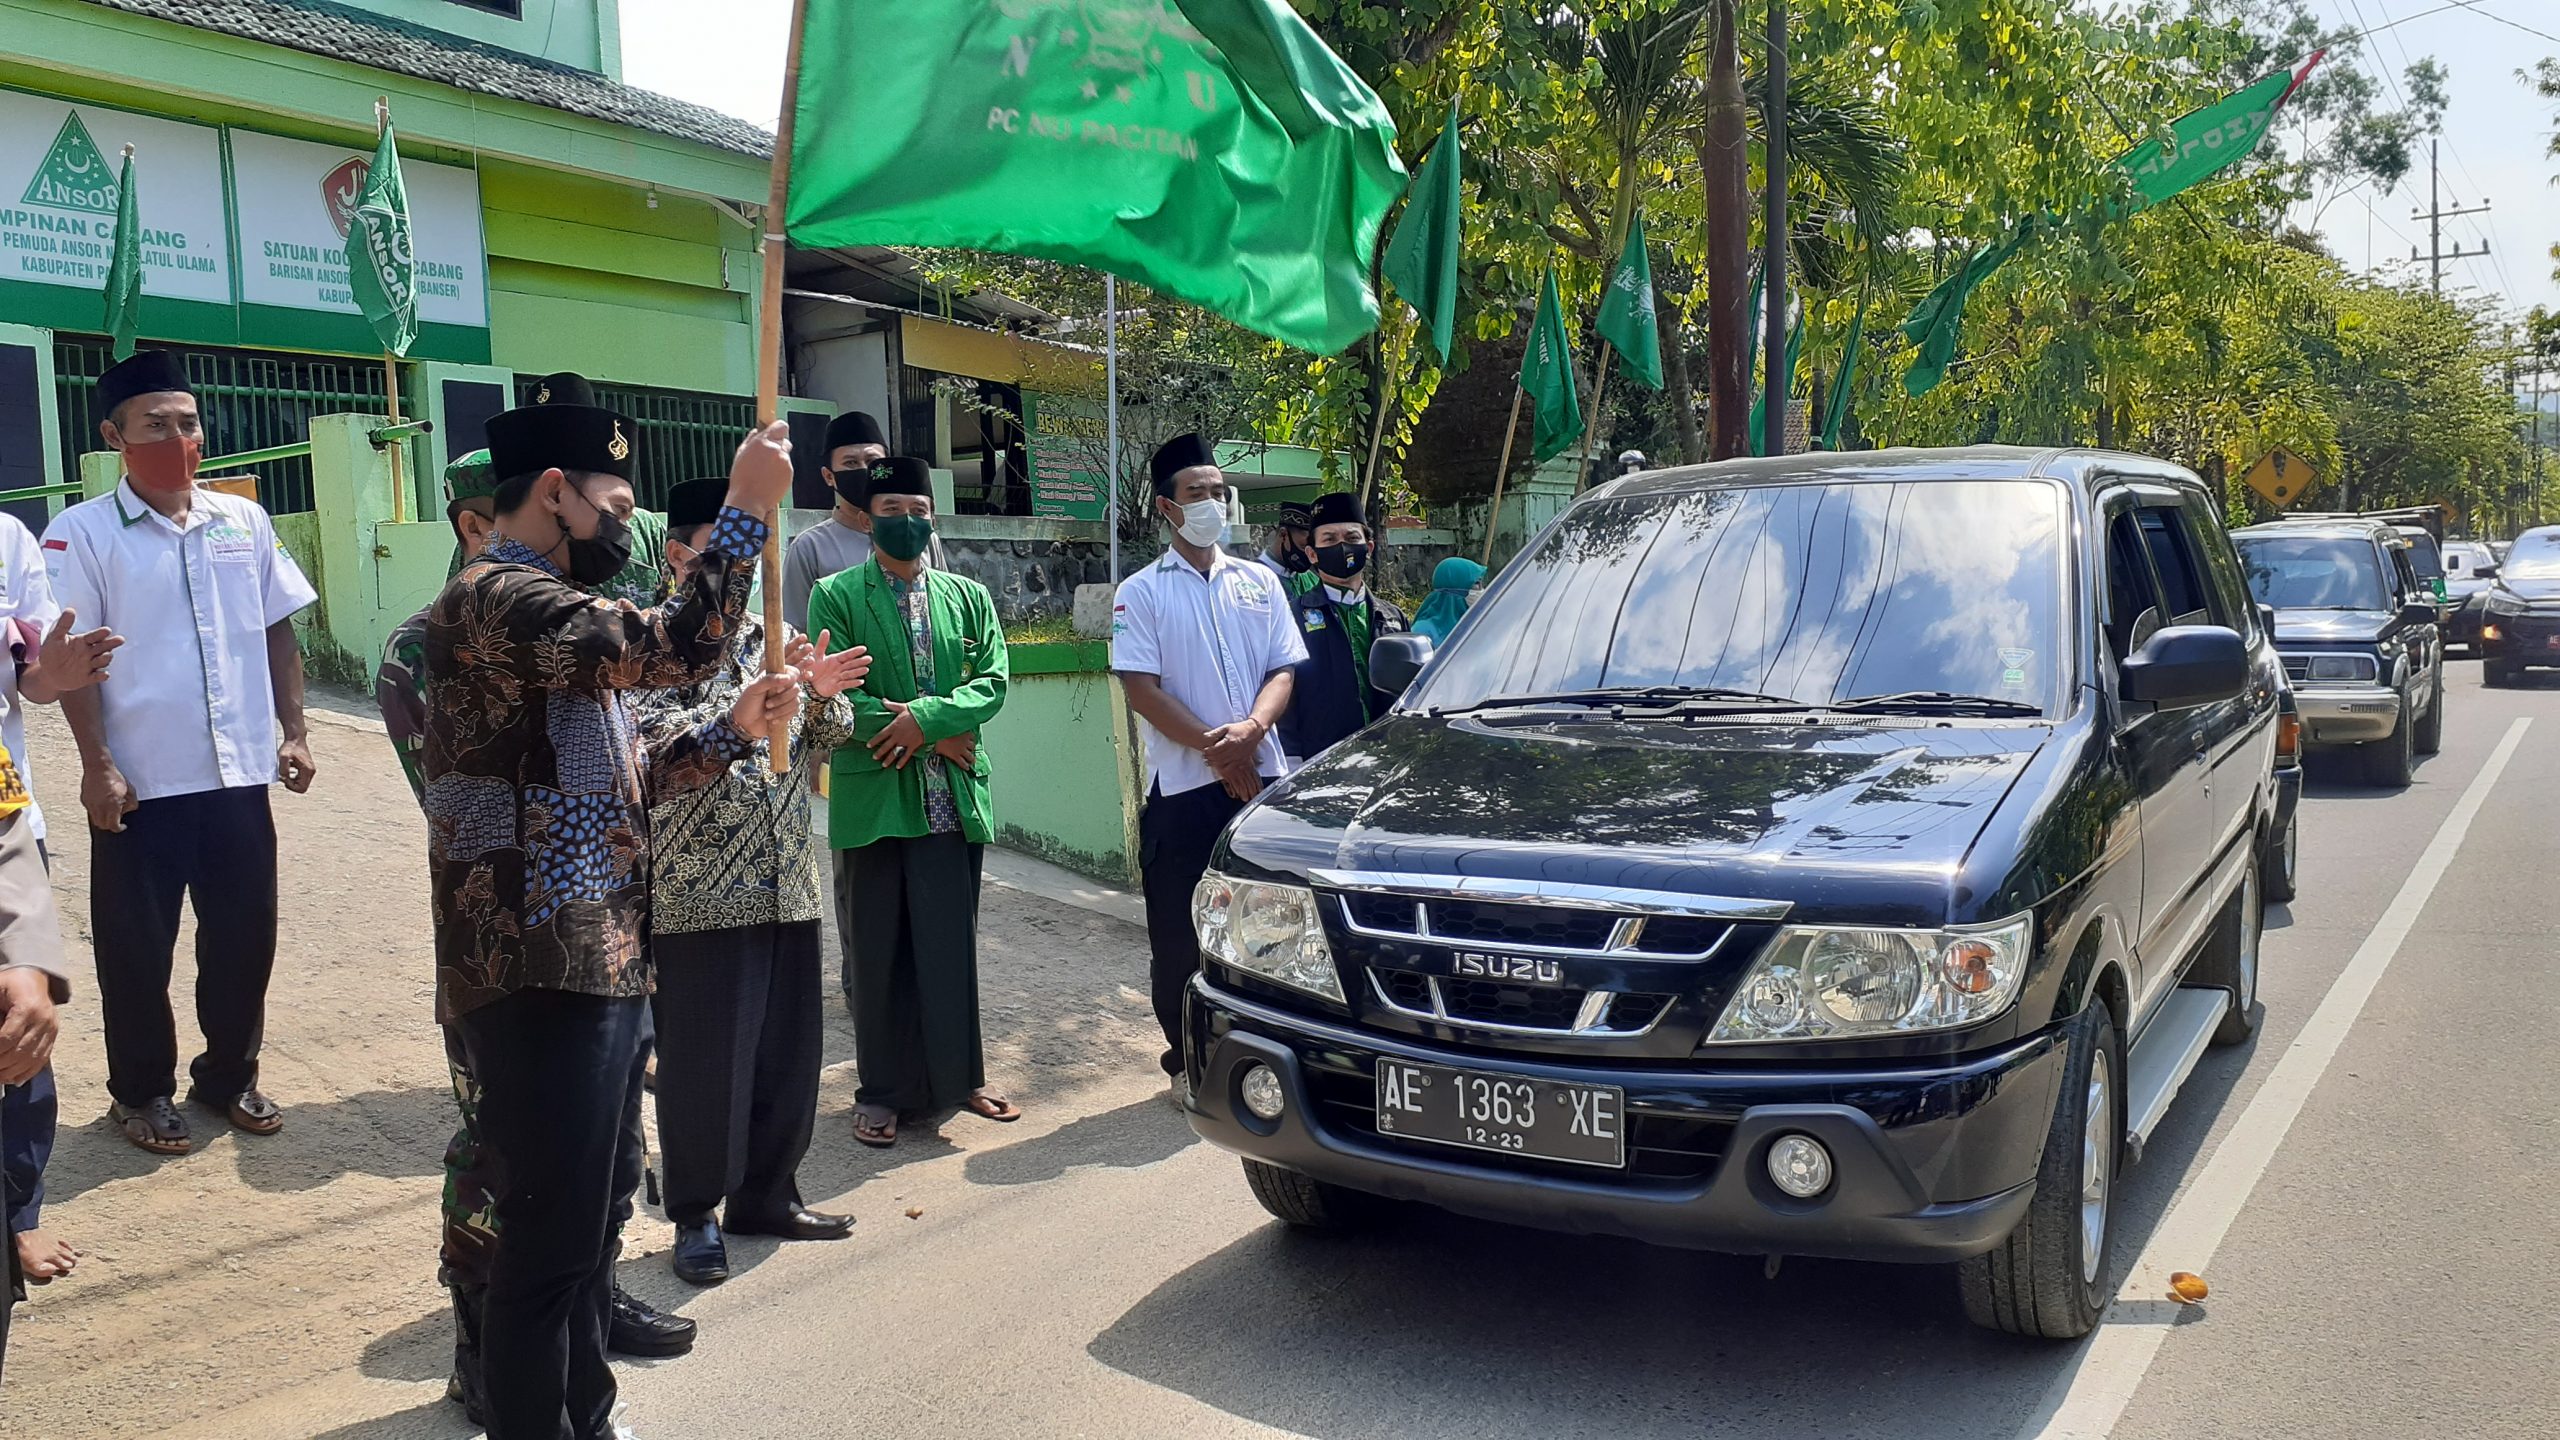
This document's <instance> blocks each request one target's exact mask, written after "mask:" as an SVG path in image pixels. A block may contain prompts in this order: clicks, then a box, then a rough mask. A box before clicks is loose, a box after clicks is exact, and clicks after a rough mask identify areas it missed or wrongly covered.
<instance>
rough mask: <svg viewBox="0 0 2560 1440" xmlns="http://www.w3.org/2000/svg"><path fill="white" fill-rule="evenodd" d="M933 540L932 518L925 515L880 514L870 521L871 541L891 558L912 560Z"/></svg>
mask: <svg viewBox="0 0 2560 1440" xmlns="http://www.w3.org/2000/svg"><path fill="white" fill-rule="evenodd" d="M932 541H933V520H932V518H931V517H930V516H925V515H881V516H875V517H873V519H872V521H871V543H872V544H874V545H877V546H879V547H880V553H881V554H883V555H886V556H888V557H889V558H890V559H892V560H913V559H914V558H916V557H917V556H919V555H921V554H923V553H924V547H925V546H927V545H929V544H931V543H932Z"/></svg>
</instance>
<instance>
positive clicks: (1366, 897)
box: [1341, 893, 1735, 960]
mask: <svg viewBox="0 0 2560 1440" xmlns="http://www.w3.org/2000/svg"><path fill="white" fill-rule="evenodd" d="M1341 900H1342V920H1343V923H1344V924H1346V925H1348V926H1350V927H1351V929H1352V931H1353V932H1354V933H1355V934H1360V935H1367V936H1370V937H1372V938H1374V939H1381V940H1387V939H1393V940H1429V941H1434V942H1437V943H1440V944H1446V945H1486V946H1491V947H1493V948H1496V949H1499V950H1502V951H1504V952H1506V953H1511V954H1523V955H1617V956H1628V955H1634V956H1642V957H1645V958H1647V959H1653V960H1704V959H1706V958H1707V957H1708V956H1710V955H1713V954H1714V953H1716V951H1717V949H1718V948H1719V947H1721V946H1722V945H1723V944H1724V940H1725V937H1726V936H1727V935H1729V934H1730V933H1732V930H1733V927H1734V923H1735V922H1734V921H1732V920H1721V919H1716V918H1713V917H1710V916H1704V915H1637V914H1619V913H1612V912H1610V911H1607V910H1597V909H1578V908H1575V907H1573V906H1548V905H1526V904H1512V903H1507V902H1494V901H1483V900H1455V899H1422V898H1417V897H1414V896H1406V895H1386V894H1377V893H1368V894H1346V895H1343V896H1342V897H1341Z"/></svg>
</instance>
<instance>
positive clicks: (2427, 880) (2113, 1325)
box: [2018, 719, 2533, 1440]
mask: <svg viewBox="0 0 2560 1440" xmlns="http://www.w3.org/2000/svg"><path fill="white" fill-rule="evenodd" d="M2532 723H2533V722H2532V721H2531V720H2524V719H2520V720H2518V721H2516V722H2515V723H2514V724H2513V725H2510V726H2508V727H2507V733H2506V735H2505V736H2504V737H2503V738H2501V739H2500V740H2499V741H2498V745H2497V748H2496V749H2495V750H2492V751H2491V752H2490V753H2489V763H2488V764H2486V765H2483V766H2481V767H2480V773H2479V775H2478V776H2477V777H2475V778H2474V779H2473V780H2472V782H2471V784H2470V786H2469V787H2468V788H2467V789H2465V790H2464V791H2463V792H2462V798H2461V799H2460V800H2459V801H2457V802H2455V804H2454V807H2453V813H2452V814H2450V815H2447V816H2446V817H2445V820H2444V824H2443V825H2442V826H2440V827H2439V828H2438V829H2437V830H2436V834H2435V838H2434V839H2433V840H2431V841H2429V842H2428V843H2427V848H2426V851H2425V853H2424V854H2421V855H2420V856H2419V857H2418V865H2417V868H2416V869H2414V870H2412V871H2410V872H2409V878H2408V880H2407V881H2406V882H2404V883H2403V884H2402V885H2401V887H2400V893H2399V894H2397V895H2395V896H2393V897H2392V899H2391V907H2390V908H2389V909H2387V910H2385V911H2383V912H2382V919H2381V920H2380V921H2378V922H2377V923H2376V924H2375V925H2374V927H2373V930H2372V932H2371V933H2369V934H2367V935H2366V936H2365V938H2364V943H2363V944H2362V945H2359V946H2357V947H2356V953H2355V955H2354V957H2353V958H2352V959H2350V960H2348V961H2347V968H2346V969H2345V970H2343V971H2341V972H2340V973H2339V975H2338V979H2337V982H2336V983H2335V984H2333V985H2331V986H2330V987H2329V993H2328V994H2327V995H2326V996H2325V997H2323V998H2322V999H2321V1001H2320V1008H2319V1009H2317V1010H2315V1011H2313V1012H2312V1014H2311V1020H2310V1023H2308V1024H2306V1025H2304V1026H2303V1027H2302V1033H2301V1034H2299V1035H2297V1036H2295V1037H2294V1040H2293V1044H2292V1045H2291V1046H2290V1047H2289V1048H2287V1049H2286V1051H2285V1053H2284V1057H2283V1058H2282V1059H2280V1060H2278V1061H2277V1062H2276V1067H2275V1069H2274V1070H2273V1071H2271V1072H2269V1074H2268V1075H2267V1079H2266V1083H2265V1084H2263V1085H2261V1086H2259V1087H2258V1093H2257V1094H2256V1095H2255V1096H2253V1097H2251V1099H2250V1101H2249V1108H2248V1109H2246V1110H2244V1111H2242V1112H2241V1114H2240V1118H2239V1120H2237V1121H2236V1122H2234V1123H2233V1125H2232V1127H2231V1131H2230V1133H2229V1134H2227V1135H2225V1136H2224V1137H2223V1139H2222V1143H2221V1144H2220V1145H2219V1146H2217V1147H2215V1149H2214V1152H2213V1158H2212V1159H2211V1160H2208V1161H2206V1162H2205V1167H2204V1169H2203V1170H2202V1171H2201V1172H2199V1173H2198V1174H2197V1176H2196V1179H2195V1183H2194V1184H2193V1185H2190V1186H2189V1187H2188V1188H2187V1191H2186V1193H2185V1194H2183V1195H2181V1196H2179V1197H2178V1199H2177V1201H2176V1203H2174V1204H2173V1205H2171V1206H2170V1207H2169V1213H2168V1214H2166V1215H2164V1216H2162V1217H2161V1219H2160V1225H2159V1228H2157V1229H2155V1230H2153V1231H2152V1232H2151V1242H2150V1243H2149V1244H2147V1245H2145V1246H2143V1247H2142V1255H2141V1257H2140V1258H2139V1259H2137V1260H2135V1261H2134V1263H2133V1270H2132V1272H2131V1273H2130V1274H2129V1275H2127V1276H2126V1277H2125V1283H2124V1287H2123V1288H2122V1289H2120V1290H2118V1291H2117V1292H2116V1299H2115V1303H2114V1304H2112V1305H2109V1306H2108V1307H2107V1317H2106V1319H2105V1320H2104V1321H2103V1322H2102V1323H2101V1324H2100V1326H2099V1328H2098V1331H2097V1333H2096V1334H2094V1335H2092V1336H2090V1337H2089V1340H2088V1343H2087V1344H2086V1345H2085V1346H2084V1347H2083V1348H2082V1350H2081V1352H2080V1357H2079V1360H2078V1362H2077V1363H2076V1364H2074V1365H2073V1366H2072V1367H2071V1368H2070V1369H2068V1370H2066V1371H2064V1372H2063V1373H2062V1374H2061V1375H2060V1376H2058V1377H2057V1378H2056V1379H2055V1381H2054V1383H2053V1388H2052V1389H2051V1390H2050V1391H2048V1392H2047V1393H2046V1395H2045V1398H2044V1403H2043V1404H2041V1405H2039V1406H2038V1407H2037V1408H2036V1413H2035V1414H2034V1415H2033V1416H2031V1417H2030V1418H2029V1419H2028V1421H2027V1423H2026V1425H2025V1426H2024V1427H2022V1428H2021V1429H2020V1430H2019V1432H2018V1434H2019V1437H2020V1440H2107V1437H2108V1436H2109V1435H2111V1434H2113V1433H2114V1431H2115V1427H2116V1422H2117V1421H2118V1420H2119V1419H2121V1418H2123V1416H2124V1411H2125V1406H2126V1405H2127V1404H2129V1403H2130V1402H2131V1401H2132V1399H2133V1392H2134V1390H2135V1388H2136V1387H2138V1386H2140V1385H2141V1384H2142V1377H2143V1375H2144V1373H2145V1372H2147V1371H2149V1370H2150V1368H2151V1362H2152V1360H2153V1359H2154V1358H2155V1357H2156V1356H2158V1355H2159V1353H2160V1345H2161V1342H2162V1341H2163V1340H2165V1339H2166V1338H2167V1337H2168V1334H2169V1326H2170V1324H2171V1323H2172V1321H2173V1319H2174V1317H2175V1314H2176V1311H2177V1309H2178V1307H2177V1305H2176V1303H2175V1302H2174V1301H2172V1300H2170V1299H2169V1298H2168V1295H2169V1275H2170V1272H2172V1271H2175V1270H2193V1271H2196V1272H2198V1273H2204V1272H2206V1271H2208V1270H2209V1269H2210V1268H2211V1266H2212V1264H2213V1256H2214V1251H2215V1250H2217V1249H2219V1248H2220V1247H2221V1245H2222V1238H2223V1236H2225V1235H2227V1234H2229V1233H2230V1231H2231V1222H2233V1221H2234V1220H2237V1219H2239V1218H2240V1210H2241V1207H2242V1206H2244V1205H2246V1204H2247V1203H2248V1201H2249V1194H2250V1192H2251V1191H2253V1190H2255V1189H2257V1188H2258V1180H2259V1177H2261V1176H2263V1175H2265V1174H2266V1172H2267V1164H2268V1162H2269V1161H2271V1160H2273V1159H2275V1155H2276V1150H2277V1148H2278V1147H2280V1146H2281V1145H2283V1144H2284V1137H2285V1134H2286V1132H2287V1131H2290V1130H2291V1129H2292V1128H2293V1122H2294V1120H2295V1119H2296V1118H2297V1117H2299V1116H2300V1115H2301V1114H2302V1107H2303V1104H2304V1102H2306V1101H2308V1100H2309V1099H2310V1098H2311V1092H2312V1090H2313V1088H2314V1087H2316V1086H2317V1085H2319V1083H2320V1077H2321V1076H2322V1075H2323V1074H2324V1073H2326V1072H2327V1070H2328V1068H2329V1061H2330V1060H2331V1059H2332V1058H2334V1057H2335V1056H2336V1055H2337V1053H2338V1047H2339V1046H2340V1045H2343V1044H2344V1043H2346V1038H2347V1032H2348V1031H2349V1030H2350V1029H2352V1028H2353V1027H2354V1026H2355V1023H2356V1017H2357V1016H2359V1015H2361V1014H2362V1013H2363V1012H2364V1006H2365V1002H2366V1001H2367V1000H2369V999H2371V998H2372V997H2373V990H2374V987H2375V986H2376V985H2377V984H2379V983H2380V982H2381V980H2382V975H2383V972H2384V971H2386V970H2388V969H2390V968H2391V962H2392V960H2393V959H2394V958H2396V957H2397V956H2398V955H2399V953H2400V944H2401V942H2402V941H2404V940H2406V939H2407V938H2408V936H2409V931H2410V929H2411V928H2412V927H2413V926H2415V925H2416V924H2417V923H2418V915H2419V912H2421V911H2423V910H2424V909H2425V908H2426V904H2427V900H2428V898H2429V897H2431V896H2433V895H2434V894H2435V891H2436V885H2437V883H2438V882H2440V881H2442V880H2443V879H2444V874H2445V871H2446V870H2448V869H2450V868H2451V867H2452V865H2453V857H2454V855H2455V853H2456V852H2457V851H2459V850H2460V849H2461V848H2462V839H2463V837H2464V836H2465V835H2466V834H2468V833H2470V830H2471V822H2472V820H2473V818H2475V817H2476V816H2478V815H2479V813H2480V806H2481V805H2482V803H2483V802H2485V801H2486V800H2487V799H2488V798H2489V788H2490V787H2491V786H2492V785H2494V784H2496V783H2497V780H2498V776H2499V775H2500V774H2501V773H2502V772H2504V771H2505V770H2506V768H2507V762H2508V761H2509V760H2510V759H2512V758H2514V756H2515V753H2516V746H2517V745H2518V744H2519V743H2521V742H2522V741H2523V739H2524V732H2525V729H2526V727H2527V726H2529V725H2531V724H2532Z"/></svg>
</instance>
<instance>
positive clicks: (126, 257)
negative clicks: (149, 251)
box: [107, 145, 142, 360]
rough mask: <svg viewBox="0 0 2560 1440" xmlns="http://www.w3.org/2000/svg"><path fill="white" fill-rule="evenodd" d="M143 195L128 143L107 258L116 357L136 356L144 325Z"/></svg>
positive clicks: (109, 310) (109, 322)
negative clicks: (136, 341)
mask: <svg viewBox="0 0 2560 1440" xmlns="http://www.w3.org/2000/svg"><path fill="white" fill-rule="evenodd" d="M141 212H142V199H141V196H140V195H139V194H138V193H136V191H135V190H134V188H133V147H132V146H130V145H127V146H126V147H124V173H123V174H122V175H120V176H119V177H117V180H116V242H115V243H116V248H115V253H114V256H113V257H112V258H110V259H109V260H108V261H107V333H108V334H109V335H112V336H114V337H115V358H117V359H118V360H130V359H132V358H133V337H134V334H135V332H137V331H139V330H140V329H141V328H142V220H141V218H140V217H141Z"/></svg>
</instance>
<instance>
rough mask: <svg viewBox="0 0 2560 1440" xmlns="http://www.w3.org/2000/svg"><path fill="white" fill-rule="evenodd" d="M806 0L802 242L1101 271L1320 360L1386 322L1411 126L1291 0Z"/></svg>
mask: <svg viewBox="0 0 2560 1440" xmlns="http://www.w3.org/2000/svg"><path fill="white" fill-rule="evenodd" d="M804 9H805V19H804V20H803V22H802V26H801V32H800V36H799V40H800V46H801V57H802V59H801V71H800V84H799V92H798V102H797V104H796V105H795V106H794V108H793V135H792V146H791V154H790V156H789V157H788V158H789V162H790V167H791V173H790V201H789V204H788V206H787V207H786V208H787V210H788V222H789V232H790V236H791V239H792V241H793V243H795V244H798V245H801V246H804V247H810V248H832V247H839V246H849V245H943V246H953V247H958V248H963V249H972V250H992V251H998V252H1001V253H1004V254H1010V255H1031V256H1037V257H1040V258H1043V259H1048V260H1058V261H1064V262H1066V263H1069V264H1075V265H1089V266H1092V267H1093V268H1095V269H1098V270H1106V271H1110V272H1112V273H1113V274H1116V275H1120V276H1122V277H1125V278H1127V279H1131V280H1137V281H1141V282H1143V283H1145V284H1147V285H1151V286H1153V287H1155V288H1156V289H1158V290H1161V291H1163V292H1165V293H1166V294H1168V295H1171V296H1174V297H1176V298H1178V299H1182V300H1187V301H1190V302H1191V303H1193V304H1195V305H1200V306H1203V307H1205V308H1207V309H1210V310H1214V311H1216V312H1217V313H1219V314H1221V315H1224V316H1226V317H1227V318H1228V319H1230V320H1233V321H1234V322H1236V323H1237V324H1239V325H1242V326H1244V327H1245V328H1247V329H1250V330H1255V331H1259V332H1260V333H1262V334H1265V335H1268V336H1271V337H1272V338H1273V339H1276V340H1281V341H1284V342H1286V343H1288V344H1291V345H1296V346H1299V347H1301V348H1303V349H1307V350H1312V351H1315V352H1317V353H1319V354H1332V353H1335V352H1337V351H1339V350H1341V349H1343V348H1344V347H1345V346H1348V345H1349V344H1351V342H1353V341H1354V340H1357V339H1359V338H1360V337H1361V336H1363V335H1366V334H1368V333H1369V332H1370V331H1371V330H1372V329H1375V328H1376V326H1377V323H1378V301H1377V296H1376V295H1375V294H1374V293H1373V292H1372V291H1371V289H1370V284H1369V270H1370V265H1371V262H1372V261H1373V260H1374V259H1375V258H1376V256H1377V245H1378V227H1379V226H1380V224H1382V223H1383V222H1384V221H1385V219H1386V214H1387V211H1388V209H1389V208H1390V207H1391V206H1393V205H1394V204H1395V200H1396V197H1397V195H1399V194H1401V193H1402V192H1403V190H1404V180H1405V173H1404V167H1403V165H1402V164H1400V163H1399V162H1398V161H1397V159H1396V153H1395V122H1394V121H1393V120H1392V119H1390V118H1389V117H1388V115H1387V109H1386V106H1385V105H1384V104H1383V103H1382V102H1381V101H1380V100H1379V99H1378V97H1377V95H1376V94H1375V93H1374V92H1372V91H1371V90H1370V89H1369V87H1368V86H1367V85H1365V84H1363V83H1362V82H1361V80H1360V77H1359V76H1357V75H1354V74H1353V73H1352V72H1351V69H1350V67H1348V66H1346V65H1344V64H1343V63H1342V61H1341V60H1340V59H1338V58H1336V57H1335V55H1334V53H1333V52H1332V51H1330V50H1328V49H1326V48H1325V46H1324V42H1323V41H1321V40H1319V39H1317V38H1316V34H1315V32H1314V31H1313V30H1310V29H1308V28H1307V25H1306V22H1305V21H1303V20H1300V19H1299V18H1298V16H1297V13H1296V12H1295V11H1293V10H1291V9H1290V8H1289V6H1288V3H1287V0H1124V3H1112V4H1103V3H1096V0H1088V3H1084V4H1081V5H1067V4H1061V3H1021V0H1009V3H996V4H986V3H980V4H954V3H944V4H934V5H918V4H916V3H914V0H830V3H827V4H821V5H808V6H805V7H804Z"/></svg>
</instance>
